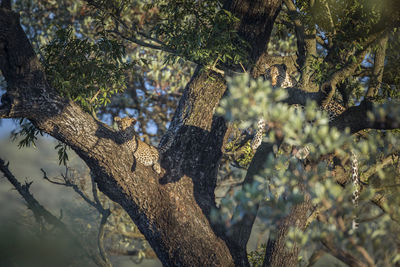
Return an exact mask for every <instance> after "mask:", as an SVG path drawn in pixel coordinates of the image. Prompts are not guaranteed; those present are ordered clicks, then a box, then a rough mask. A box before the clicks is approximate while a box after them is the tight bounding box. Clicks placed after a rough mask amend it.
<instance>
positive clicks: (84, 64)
mask: <svg viewBox="0 0 400 267" xmlns="http://www.w3.org/2000/svg"><path fill="white" fill-rule="evenodd" d="M43 52H44V53H43V54H44V58H43V61H44V66H45V70H46V74H47V77H48V79H49V81H50V82H51V84H52V85H53V86H54V87H55V88H56V89H57V90H58V91H59V92H60V93H61V95H63V96H66V97H68V98H70V99H72V100H74V101H76V102H78V103H79V104H80V105H81V106H82V107H83V108H84V109H85V110H87V111H91V112H92V113H95V111H96V109H97V108H98V107H99V106H101V105H103V106H105V105H107V104H108V103H110V102H111V100H110V99H111V96H112V95H114V94H116V93H118V92H121V91H123V90H124V89H125V87H126V86H125V83H124V81H125V80H124V75H123V74H124V70H125V69H127V68H128V67H129V64H126V63H124V62H123V57H124V55H125V51H124V48H123V47H122V46H121V45H120V44H118V43H117V42H115V41H111V40H107V39H101V40H99V41H98V42H95V43H94V42H89V41H88V40H81V39H79V38H77V37H76V36H74V34H73V31H72V29H71V28H69V29H60V30H58V31H57V33H56V37H55V39H54V40H52V41H51V42H50V43H49V44H48V45H47V46H45V47H44V48H43Z"/></svg>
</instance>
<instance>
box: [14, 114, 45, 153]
mask: <svg viewBox="0 0 400 267" xmlns="http://www.w3.org/2000/svg"><path fill="white" fill-rule="evenodd" d="M19 125H20V127H21V129H20V130H19V131H16V130H14V131H13V132H12V133H11V136H12V139H13V141H15V140H16V139H17V138H18V136H21V137H22V139H21V140H20V141H19V143H18V147H19V148H21V147H30V146H31V145H32V146H33V147H35V146H36V145H35V141H36V140H37V137H36V136H37V135H38V134H40V135H43V133H42V132H41V131H40V130H39V129H37V128H36V127H35V126H34V125H33V124H32V123H30V122H29V121H27V120H25V119H20V120H19Z"/></svg>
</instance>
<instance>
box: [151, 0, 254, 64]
mask: <svg viewBox="0 0 400 267" xmlns="http://www.w3.org/2000/svg"><path fill="white" fill-rule="evenodd" d="M155 5H157V6H158V8H159V10H160V14H159V15H160V21H159V23H157V24H156V25H155V26H154V28H153V29H152V32H153V33H154V34H155V36H156V37H158V38H159V39H160V40H162V41H163V42H164V43H165V44H166V45H167V46H168V47H170V48H171V49H172V50H173V51H175V53H176V55H178V56H182V57H184V58H186V59H189V60H192V61H194V62H196V63H199V64H202V65H208V66H210V65H213V66H215V65H216V64H217V63H219V62H223V63H225V62H227V63H230V64H232V63H233V64H238V63H239V62H245V61H246V60H247V55H246V43H245V41H244V40H242V39H241V38H240V37H239V35H238V34H237V32H236V28H237V25H238V23H239V19H238V18H236V17H235V16H233V15H232V14H231V13H230V12H229V11H227V10H224V9H222V7H221V6H222V3H221V1H213V0H206V1H190V0H175V1H164V0H159V1H155V3H153V4H151V5H149V8H150V7H153V6H155ZM175 59H176V58H175V55H173V54H172V55H171V56H170V57H168V58H167V61H174V60H175Z"/></svg>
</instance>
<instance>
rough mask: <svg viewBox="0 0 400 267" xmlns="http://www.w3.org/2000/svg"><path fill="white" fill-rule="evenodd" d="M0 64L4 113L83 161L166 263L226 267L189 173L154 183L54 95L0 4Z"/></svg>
mask: <svg viewBox="0 0 400 267" xmlns="http://www.w3.org/2000/svg"><path fill="white" fill-rule="evenodd" d="M0 69H1V71H2V72H3V74H4V76H5V78H6V81H7V84H8V88H7V93H6V94H5V97H3V98H2V107H1V108H7V109H8V110H7V112H8V116H9V117H25V118H29V119H30V120H31V122H32V123H33V124H34V125H35V126H36V127H38V128H39V129H41V130H42V131H44V132H46V133H48V134H50V135H51V136H53V137H55V138H56V139H58V140H60V141H62V142H64V143H66V144H68V145H69V146H70V147H71V148H72V149H73V150H74V151H75V152H76V153H77V154H78V155H79V156H80V157H81V158H82V159H83V160H84V161H85V162H86V164H87V165H88V166H89V168H90V169H91V171H92V172H93V174H94V175H95V177H96V182H97V184H98V187H99V189H100V190H101V191H102V192H103V193H105V195H107V196H108V197H109V198H110V199H111V200H113V201H116V202H117V203H119V204H120V205H121V206H122V207H123V208H124V209H125V210H126V211H127V212H128V214H129V215H130V217H131V218H132V220H133V221H134V222H135V223H136V225H137V226H138V228H139V229H140V231H141V232H142V233H143V234H144V235H145V237H146V239H147V240H148V242H149V243H150V245H151V246H152V247H153V249H154V251H155V252H156V253H157V256H158V257H159V259H160V260H161V261H162V262H163V263H164V264H165V265H166V266H173V265H202V266H207V265H226V266H229V265H232V264H233V263H232V257H231V255H230V253H229V250H228V248H227V246H226V244H225V243H224V241H222V240H221V239H220V238H218V237H217V236H216V235H215V234H214V232H213V231H212V229H211V227H210V224H209V222H208V219H207V217H206V216H205V215H204V213H203V212H202V211H201V209H200V208H199V206H198V204H197V202H196V198H195V197H194V192H193V181H192V180H191V178H189V177H188V176H186V177H182V179H180V180H179V181H176V182H175V183H170V184H160V182H159V181H158V179H159V177H158V175H156V173H155V172H154V171H153V170H152V169H151V168H150V167H145V166H143V165H141V164H140V162H136V161H135V159H134V157H133V155H132V150H131V146H130V145H129V142H128V143H127V142H126V141H127V140H126V139H125V138H124V136H122V135H121V134H120V133H117V132H115V131H114V130H112V129H110V128H108V127H107V126H106V125H104V124H102V123H100V122H98V121H96V120H95V119H94V118H93V117H92V116H90V115H89V114H87V113H85V112H84V111H82V109H81V108H80V107H78V106H77V105H76V104H75V103H73V102H71V101H68V100H65V99H62V98H60V97H59V96H58V94H57V92H56V91H55V90H54V89H53V88H51V87H50V86H49V85H48V84H47V82H46V79H45V75H44V73H43V71H42V69H41V66H40V64H39V61H38V60H37V58H36V56H35V54H34V52H33V49H32V47H31V46H30V44H29V42H28V39H27V38H26V36H25V34H24V32H23V31H22V29H21V27H20V25H19V21H18V16H17V15H16V14H15V13H13V12H10V11H7V10H4V9H0ZM200 111H201V110H200ZM210 118H212V115H211V116H210ZM208 123H210V122H206V124H208ZM210 124H211V123H210ZM217 128H218V127H217ZM133 138H134V137H133V136H132V139H133ZM210 138H212V136H210ZM136 141H138V142H140V140H138V139H137V140H136ZM206 141H207V140H206ZM193 142H194V141H193ZM211 145H214V143H212V144H211ZM216 147H218V146H216ZM204 156H205V157H207V156H208V154H206V155H204ZM217 162H218V161H215V163H214V164H216V165H217V164H218V163H217ZM193 177H195V176H193ZM160 203H162V204H161V205H160ZM173 236H174V237H175V238H172V237H173ZM193 240H196V241H197V242H195V243H194V242H193ZM199 244H200V245H199ZM210 255H214V257H210Z"/></svg>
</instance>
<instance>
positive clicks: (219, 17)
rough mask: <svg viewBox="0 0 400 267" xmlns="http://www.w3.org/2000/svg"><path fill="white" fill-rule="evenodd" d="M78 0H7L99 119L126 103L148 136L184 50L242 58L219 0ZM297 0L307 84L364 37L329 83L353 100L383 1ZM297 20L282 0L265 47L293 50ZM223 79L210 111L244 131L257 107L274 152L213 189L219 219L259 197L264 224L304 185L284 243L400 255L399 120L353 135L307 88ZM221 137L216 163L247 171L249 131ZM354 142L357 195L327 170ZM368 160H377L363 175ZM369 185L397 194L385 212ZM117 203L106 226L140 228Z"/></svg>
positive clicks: (363, 78) (203, 60)
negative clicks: (399, 247) (295, 223)
mask: <svg viewBox="0 0 400 267" xmlns="http://www.w3.org/2000/svg"><path fill="white" fill-rule="evenodd" d="M87 2H88V3H89V4H87V3H86V2H84V1H72V0H67V1H55V0H52V1H37V0H34V1H30V0H17V1H15V7H16V8H17V10H18V11H20V12H21V21H22V24H23V28H24V30H25V31H26V33H27V35H28V36H29V38H30V40H31V42H32V43H33V45H34V47H35V49H36V51H37V52H38V53H39V54H40V55H41V57H42V61H43V64H44V66H45V68H46V73H47V77H48V79H49V81H50V82H51V84H52V85H53V86H54V87H55V88H57V89H58V90H59V92H60V93H61V94H62V95H64V96H66V97H69V98H71V99H73V100H74V101H76V102H77V103H79V104H80V105H81V106H82V107H83V108H85V110H87V111H89V112H92V113H93V114H97V115H98V116H99V117H100V118H102V119H104V121H106V122H107V123H109V122H111V120H110V118H111V119H112V118H113V117H114V116H115V115H120V113H127V114H129V115H134V116H135V117H137V119H138V121H139V125H140V126H139V128H138V133H139V134H140V135H141V136H142V137H143V138H148V139H149V140H150V142H154V143H155V142H157V141H158V140H159V138H160V136H161V134H162V133H163V132H164V131H165V129H166V127H167V126H168V122H169V121H170V119H171V117H172V114H173V111H174V109H175V107H176V102H177V101H176V100H177V98H178V97H179V96H180V95H181V93H182V89H183V87H184V86H185V85H186V84H187V82H188V81H189V78H190V77H191V74H192V73H193V69H194V67H195V66H194V64H193V62H195V63H198V64H202V65H204V66H206V67H215V66H217V65H218V64H220V63H225V65H226V66H229V65H231V64H238V63H246V60H247V51H248V48H249V47H248V46H247V44H246V42H245V40H242V39H241V38H240V37H239V36H238V34H237V32H236V29H237V27H238V25H239V23H240V22H239V20H238V19H237V18H236V17H234V16H233V15H232V14H231V13H230V12H228V11H227V10H224V9H223V8H222V4H221V1H211V0H204V1H189V0H174V1H164V0H156V1H141V0H118V1H111V0H92V1H87ZM294 3H295V5H296V8H297V9H296V10H297V11H298V12H297V14H296V16H295V18H299V19H300V21H301V22H302V23H303V26H304V28H305V30H306V32H307V33H309V32H311V33H312V32H313V30H315V31H316V32H317V33H316V35H315V36H314V37H315V38H316V39H315V40H314V41H315V42H316V43H318V44H317V51H315V52H316V53H312V55H311V60H310V61H309V62H308V64H309V66H308V67H309V71H310V76H311V81H312V83H315V84H316V85H317V87H318V85H321V84H322V83H324V82H325V81H327V80H329V78H330V77H331V76H332V74H333V73H335V72H336V71H339V70H341V69H343V67H345V66H346V65H347V64H350V63H353V62H356V61H357V60H358V59H357V58H356V54H357V53H358V52H360V51H363V50H364V49H366V48H368V49H369V50H368V55H367V57H365V58H364V60H363V63H362V64H361V65H360V66H358V68H357V70H356V71H355V72H354V73H351V74H346V78H345V79H343V80H342V81H341V82H340V84H339V86H338V88H340V86H342V87H345V90H344V93H342V92H341V94H342V97H343V102H344V103H346V104H347V103H350V104H355V105H357V104H358V103H359V102H360V101H361V100H362V99H363V97H364V95H365V91H366V90H367V88H368V86H369V82H368V81H369V80H370V78H371V69H372V67H373V58H374V57H373V54H374V53H375V52H374V47H373V46H371V47H370V48H369V47H368V45H369V43H368V36H369V35H370V34H371V33H374V31H375V30H376V29H377V27H375V26H376V25H377V24H379V23H381V21H382V20H384V19H385V16H384V14H385V1H372V0H352V1H345V0H322V1H306V0H299V1H294ZM311 3H315V4H314V5H313V6H311V5H310V4H311ZM293 24H294V22H293V21H292V19H291V18H290V16H289V11H288V9H287V8H286V7H283V8H282V11H281V13H280V14H279V16H278V19H277V23H276V24H275V28H274V29H273V34H272V36H271V39H270V40H271V41H270V43H269V51H268V52H269V54H273V55H275V56H288V55H289V56H293V57H295V55H296V52H297V51H296V50H297V48H296V42H297V41H298V40H297V38H296V31H295V30H294V27H293ZM399 36H400V35H399V33H398V30H396V29H394V30H393V31H392V30H390V32H389V40H390V41H389V43H388V49H387V51H386V59H385V69H384V75H383V81H382V84H381V85H382V86H381V87H380V91H379V94H378V96H376V98H375V99H378V100H380V102H381V103H383V102H387V101H388V100H394V99H399V96H400V95H399V92H400V91H399V89H398V88H399V84H400V83H399V81H400V80H399V77H400V76H399V70H400V67H399V62H400V61H399V53H398V51H399V46H400V43H399V40H400V39H399ZM308 37H309V36H308ZM311 37H313V36H311ZM307 52H313V51H307ZM190 61H192V62H190ZM296 67H298V66H296ZM305 69H306V68H300V69H297V71H299V72H302V71H304V70H305ZM301 75H304V73H299V75H298V76H301ZM228 84H229V92H228V93H227V96H226V97H225V98H224V99H223V100H222V101H221V107H220V108H219V110H218V112H219V114H220V115H224V116H225V118H226V119H227V120H228V121H230V122H234V123H235V124H236V125H238V127H239V128H240V129H241V133H244V132H247V131H248V129H251V128H253V129H254V128H256V123H257V121H258V120H259V119H260V117H262V118H265V119H266V121H267V123H268V132H267V134H266V136H265V137H264V142H268V143H270V144H273V145H274V151H273V152H274V156H272V154H271V155H270V157H269V158H267V160H266V161H265V163H264V168H263V170H262V171H260V172H259V173H258V175H257V176H256V177H255V181H254V183H252V184H246V185H245V186H244V187H243V188H242V190H236V191H235V192H233V193H232V194H231V195H229V196H227V197H225V198H224V199H223V200H222V201H221V206H220V210H219V211H218V212H221V213H218V212H217V211H215V210H214V211H213V213H212V217H213V219H215V220H222V221H223V222H225V223H226V224H227V225H229V224H232V223H235V222H236V221H237V220H238V219H240V218H241V216H242V215H243V214H245V212H247V211H252V210H253V211H255V206H256V203H258V202H261V208H260V209H259V212H258V217H259V218H260V219H261V220H262V222H263V223H264V224H265V227H266V228H268V229H269V230H271V231H270V232H271V233H273V232H274V230H276V225H277V223H278V222H279V220H280V219H282V218H283V217H284V216H286V215H287V214H288V213H289V212H290V210H291V208H292V207H293V206H294V205H296V204H298V203H300V202H302V201H304V200H305V199H306V198H310V200H311V201H312V204H313V205H314V208H315V210H314V212H313V213H312V214H309V216H310V220H309V222H308V226H307V229H306V230H305V231H304V232H303V231H299V229H297V228H291V229H290V231H289V234H288V238H287V247H288V248H290V247H292V246H294V245H295V243H296V245H298V246H301V247H302V249H304V250H307V249H310V248H314V245H315V244H316V243H317V242H319V241H321V240H325V239H329V240H332V241H334V242H335V243H336V244H340V246H342V247H346V248H347V249H348V250H349V251H351V252H352V253H354V255H357V256H360V254H359V251H358V250H357V249H358V247H357V246H359V245H361V246H363V247H365V249H366V250H367V252H368V253H369V254H370V255H372V256H373V257H374V258H375V259H377V260H376V264H382V265H383V264H384V263H387V262H390V264H392V263H394V262H396V261H398V260H399V258H400V256H399V255H398V254H397V255H396V242H398V240H396V237H397V236H398V235H396V233H399V227H398V225H397V224H396V223H394V220H396V219H397V220H398V218H400V214H399V211H398V210H396V209H395V207H396V206H398V203H400V194H399V187H398V184H399V183H400V181H399V178H398V177H400V175H399V152H398V147H400V144H399V134H398V132H395V131H369V132H366V131H365V132H363V133H361V134H360V136H356V137H354V136H351V135H350V134H349V132H347V131H346V132H344V133H340V132H338V131H337V130H335V129H331V128H329V126H328V119H327V116H326V114H324V113H323V112H321V111H319V110H318V109H317V108H316V104H315V103H313V102H310V103H308V104H307V106H306V107H305V110H304V112H303V111H301V110H299V109H296V108H293V107H289V106H288V105H286V104H282V103H280V101H281V100H282V99H284V98H285V97H286V96H287V94H286V91H285V90H282V89H276V88H272V86H271V84H270V82H268V81H263V80H261V79H259V80H254V79H252V78H250V77H249V76H248V75H242V76H236V77H233V78H230V79H228ZM303 89H307V88H303ZM337 96H338V95H336V97H337ZM345 96H346V97H347V99H348V100H349V101H345V98H346V97H345ZM398 107H399V106H398V105H396V104H393V102H387V103H386V105H384V106H383V107H382V108H381V109H377V110H374V111H373V112H372V113H371V114H369V116H370V118H375V119H377V120H378V121H379V120H380V119H383V118H384V117H385V116H389V118H395V117H396V116H400V115H399V114H400V112H399V109H398ZM250 132H251V131H250ZM38 134H41V132H40V131H38V130H37V129H36V128H35V126H34V125H32V124H30V123H29V122H27V121H21V130H20V131H19V132H15V133H14V138H15V137H17V136H22V137H23V139H22V141H21V142H20V144H19V146H29V145H31V144H32V145H34V144H35V140H36V139H37V137H36V136H37V135H38ZM243 142H244V144H243ZM280 143H282V144H281V145H278V144H280ZM305 146H307V147H308V148H309V149H310V155H309V156H308V157H307V159H305V160H301V159H299V158H297V157H296V155H295V151H296V150H299V149H301V148H303V147H305ZM55 148H56V149H57V150H58V156H59V163H60V164H64V165H66V163H67V160H68V155H67V146H66V145H65V144H62V143H59V144H57V145H56V147H55ZM225 149H226V150H227V151H228V152H232V153H234V154H239V158H237V157H236V155H234V156H233V157H229V158H228V159H227V163H228V164H227V165H229V164H230V163H232V161H236V162H237V163H238V165H239V167H241V168H240V169H236V168H234V167H238V166H234V167H233V168H230V167H232V165H233V164H231V165H230V166H228V168H227V169H228V170H227V171H226V177H244V175H245V174H244V172H245V170H244V169H246V168H247V167H248V165H249V164H250V162H251V159H252V157H253V153H254V152H253V151H251V147H250V141H249V140H245V141H243V139H240V138H238V139H234V140H231V142H230V143H228V146H227V147H226V148H225ZM351 152H355V153H356V154H357V156H358V160H359V166H360V167H359V172H360V174H359V176H360V180H361V182H363V183H364V184H362V186H361V187H362V189H363V193H362V195H361V199H360V203H359V205H358V207H355V206H354V205H353V204H352V202H351V195H352V193H353V188H352V187H351V186H350V185H349V184H347V185H346V184H341V185H339V183H338V182H337V180H336V179H337V178H338V177H337V174H336V173H334V171H336V169H334V167H335V165H338V162H339V163H340V165H341V167H342V170H343V173H344V174H343V175H346V174H347V175H350V172H351V163H350V158H351V157H350V155H351ZM388 158H389V159H391V163H390V164H388V165H386V166H385V168H383V167H382V166H381V164H382V162H383V161H385V160H387V159H388ZM306 167H307V168H306ZM374 168H376V169H377V171H376V172H373V174H372V175H370V174H369V173H370V171H371V170H374ZM220 172H221V169H220ZM335 175H336V176H335ZM342 186H343V187H342ZM82 188H83V186H82ZM379 194H382V195H385V197H387V198H388V203H391V204H393V205H390V206H389V205H385V206H382V210H384V211H385V214H384V213H383V212H382V211H381V210H380V209H378V208H376V207H375V206H373V205H372V204H371V201H372V200H374V197H376V196H379ZM107 205H112V204H110V203H108V204H107ZM113 212H114V214H113V216H115V218H114V217H112V219H113V221H112V223H110V225H109V226H108V227H109V228H108V229H107V231H109V233H110V236H112V234H115V232H114V230H115V229H122V230H124V231H125V230H128V231H125V232H129V233H134V235H135V236H136V234H138V232H137V228H136V227H135V226H134V225H132V224H128V222H130V220H129V218H128V217H127V215H126V214H125V215H120V214H121V213H122V212H121V208H120V207H118V208H117V207H115V209H114V207H113ZM386 213H387V214H386ZM317 216H318V218H319V220H318V221H317V220H315V217H317ZM355 216H356V217H357V218H358V220H359V221H360V222H362V223H360V227H359V229H358V230H356V231H354V230H353V229H351V228H350V227H349V225H351V221H352V220H353V219H354V217H355ZM116 240H117V241H116ZM136 240H139V241H138V243H135V242H136ZM109 241H110V243H113V242H116V243H118V244H119V245H121V246H127V247H132V248H133V247H141V248H145V247H146V246H147V244H144V243H143V242H142V239H141V238H137V239H134V242H132V238H131V236H130V235H127V236H123V235H122V236H120V237H118V238H116V239H113V237H110V240H109ZM264 250H265V246H264V247H261V248H260V249H259V250H257V251H254V252H252V253H250V254H249V261H250V262H251V264H252V265H261V263H262V261H263V257H264V254H265V251H264ZM143 251H144V249H142V250H141V253H143ZM141 255H142V254H141Z"/></svg>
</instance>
